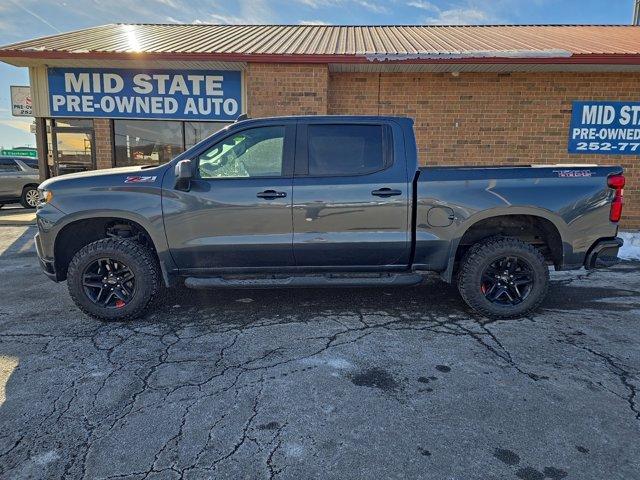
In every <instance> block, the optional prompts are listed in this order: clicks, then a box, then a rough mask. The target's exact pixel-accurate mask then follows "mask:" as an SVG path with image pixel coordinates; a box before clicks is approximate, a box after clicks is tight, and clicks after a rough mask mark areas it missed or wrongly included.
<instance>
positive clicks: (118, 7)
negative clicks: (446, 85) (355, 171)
mask: <svg viewBox="0 0 640 480" xmlns="http://www.w3.org/2000/svg"><path fill="white" fill-rule="evenodd" d="M632 14H633V0H429V1H427V0H288V1H285V0H234V1H231V0H109V1H105V0H0V45H7V44H10V43H15V42H19V41H22V40H28V39H32V38H37V37H43V36H49V35H55V34H57V33H61V32H67V31H71V30H78V29H82V28H88V27H92V26H96V25H102V24H105V23H119V22H122V23H136V22H138V23H229V24H236V23H243V24H261V23H285V24H333V25H353V24H376V25H384V24H432V25H436V24H440V25H453V24H549V23H583V24H584V23H590V24H594V23H596V24H628V23H630V22H631V17H632ZM28 84H29V76H28V71H27V69H26V68H17V67H12V66H10V65H6V64H4V63H0V147H3V148H11V147H17V146H35V138H34V136H33V135H32V134H30V133H29V124H30V123H31V119H29V118H20V117H12V116H11V111H10V108H9V107H10V96H9V86H10V85H28Z"/></svg>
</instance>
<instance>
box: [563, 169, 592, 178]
mask: <svg viewBox="0 0 640 480" xmlns="http://www.w3.org/2000/svg"><path fill="white" fill-rule="evenodd" d="M553 173H555V174H556V175H558V176H559V177H591V176H592V175H593V172H592V171H591V170H554V171H553Z"/></svg>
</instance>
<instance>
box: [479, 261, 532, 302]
mask: <svg viewBox="0 0 640 480" xmlns="http://www.w3.org/2000/svg"><path fill="white" fill-rule="evenodd" d="M532 288H533V269H532V267H531V265H530V264H529V263H528V262H527V261H526V260H524V259H523V258H520V257H516V256H506V257H501V258H498V259H497V260H495V261H494V262H492V263H491V264H490V265H489V266H487V268H485V270H484V271H483V272H482V279H481V281H480V290H481V291H482V293H483V294H484V296H485V298H486V299H487V300H489V301H490V302H491V303H495V304H499V305H518V304H519V303H522V302H523V301H524V300H526V298H527V297H528V296H529V294H530V293H531V289H532Z"/></svg>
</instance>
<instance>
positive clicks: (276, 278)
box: [184, 273, 423, 289]
mask: <svg viewBox="0 0 640 480" xmlns="http://www.w3.org/2000/svg"><path fill="white" fill-rule="evenodd" d="M422 278H423V277H422V275H420V274H417V273H389V274H386V273H385V274H380V275H357V274H354V275H348V274H339V275H337V274H327V275H289V276H285V275H282V276H281V275H271V276H266V277H247V276H242V277H233V276H227V277H187V278H186V279H185V281H184V285H185V286H186V287H188V288H194V289H206V288H300V287H399V286H409V285H417V284H419V283H420V282H422Z"/></svg>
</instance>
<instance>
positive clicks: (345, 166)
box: [293, 119, 411, 269]
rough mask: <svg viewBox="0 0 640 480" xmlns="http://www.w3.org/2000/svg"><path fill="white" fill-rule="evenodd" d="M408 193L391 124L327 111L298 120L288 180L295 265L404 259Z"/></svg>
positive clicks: (365, 264) (395, 263)
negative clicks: (337, 117) (330, 115)
mask: <svg viewBox="0 0 640 480" xmlns="http://www.w3.org/2000/svg"><path fill="white" fill-rule="evenodd" d="M410 200H411V190H410V181H409V177H408V173H407V165H406V160H405V157H404V142H403V138H402V131H401V129H400V127H399V126H398V125H397V124H395V123H393V122H388V123H387V122H379V121H354V122H344V123H343V122H340V123H335V122H334V123H332V122H331V120H330V119H329V120H327V119H324V120H317V121H314V120H310V121H306V120H305V121H304V122H300V123H299V124H298V130H297V136H296V158H295V176H294V180H293V251H294V256H295V261H296V265H297V266H304V267H320V268H323V267H327V268H329V269H352V268H356V269H380V267H381V266H390V267H399V268H404V267H406V266H407V265H408V262H409V252H410V218H409V211H410V210H409V202H410Z"/></svg>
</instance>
